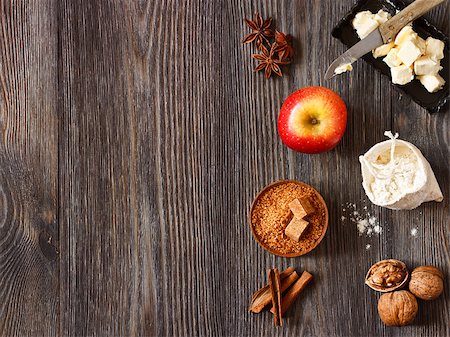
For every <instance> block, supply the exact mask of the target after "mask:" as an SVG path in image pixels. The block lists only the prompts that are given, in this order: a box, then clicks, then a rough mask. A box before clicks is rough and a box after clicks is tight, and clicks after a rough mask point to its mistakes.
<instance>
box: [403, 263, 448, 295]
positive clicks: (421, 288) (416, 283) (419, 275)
mask: <svg viewBox="0 0 450 337" xmlns="http://www.w3.org/2000/svg"><path fill="white" fill-rule="evenodd" d="M443 290H444V274H442V272H441V271H440V270H439V269H437V268H436V267H433V266H421V267H417V268H416V269H414V270H413V271H412V273H411V281H410V282H409V291H411V292H412V293H413V294H414V295H416V296H417V297H418V298H420V299H422V300H434V299H436V298H438V297H439V295H440V294H442V291H443Z"/></svg>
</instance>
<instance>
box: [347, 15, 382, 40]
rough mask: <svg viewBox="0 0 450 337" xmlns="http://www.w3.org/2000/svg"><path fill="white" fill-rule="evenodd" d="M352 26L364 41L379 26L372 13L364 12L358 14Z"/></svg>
mask: <svg viewBox="0 0 450 337" xmlns="http://www.w3.org/2000/svg"><path fill="white" fill-rule="evenodd" d="M352 24H353V28H355V29H356V33H357V34H358V36H359V38H360V39H364V38H365V37H366V36H367V35H369V34H370V33H371V32H373V31H374V30H375V29H377V28H378V26H379V23H378V21H377V20H375V15H374V14H372V13H371V12H370V11H363V12H359V13H358V14H356V15H355V18H354V19H353V21H352Z"/></svg>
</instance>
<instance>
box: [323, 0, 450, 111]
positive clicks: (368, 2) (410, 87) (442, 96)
mask: <svg viewBox="0 0 450 337" xmlns="http://www.w3.org/2000/svg"><path fill="white" fill-rule="evenodd" d="M405 6H406V5H405V3H403V2H402V1H395V2H391V1H389V0H360V1H358V2H357V3H356V5H355V6H353V8H352V9H351V10H350V12H349V13H348V14H347V15H346V16H345V17H344V18H343V19H342V20H341V21H340V22H339V24H338V25H337V26H336V27H335V28H334V29H333V31H332V33H331V34H332V36H333V37H335V38H337V39H339V40H340V41H341V42H342V43H344V44H345V45H346V46H347V47H349V48H350V47H351V46H353V45H354V44H355V43H357V42H358V41H360V40H359V37H358V35H357V34H356V31H355V29H354V28H353V26H352V20H353V18H354V17H355V15H356V14H357V13H358V12H361V11H365V10H369V11H371V12H372V13H376V12H378V10H380V9H383V10H385V11H386V12H389V13H390V14H391V15H395V13H396V11H397V10H401V9H403V8H404V7H405ZM413 28H414V31H415V32H417V34H419V36H420V37H422V38H424V39H426V38H427V37H429V36H431V37H434V38H436V39H439V40H442V41H444V43H445V48H444V58H443V59H442V60H441V66H442V67H443V69H442V70H441V71H440V72H439V74H440V75H441V76H442V78H443V79H444V80H445V85H444V87H443V88H442V89H441V90H439V91H438V92H435V93H429V92H428V91H427V89H425V87H424V86H422V84H421V83H420V81H419V80H417V79H414V80H413V81H412V82H409V83H408V84H406V85H397V84H393V85H395V86H396V87H398V88H399V89H400V90H401V91H403V92H404V93H405V94H406V95H408V96H409V97H411V99H412V100H413V101H415V102H416V103H418V104H419V105H420V106H422V107H424V108H425V109H427V110H428V111H429V112H438V111H439V110H441V108H442V107H443V106H444V105H445V104H446V103H447V102H448V101H449V100H450V94H449V85H450V83H449V82H450V81H449V74H450V69H449V63H450V62H449V40H448V37H447V36H445V35H444V34H443V33H442V32H441V31H439V30H438V29H437V28H436V27H434V26H433V25H432V24H430V23H429V22H428V21H427V20H425V19H424V18H419V19H417V20H415V21H414V22H413ZM362 58H363V59H364V60H366V61H367V62H368V63H370V64H372V65H373V66H374V67H375V68H376V69H377V70H378V71H380V72H381V73H383V74H384V75H386V76H388V77H389V79H391V71H390V68H389V66H388V65H387V64H386V63H384V62H383V58H382V57H380V58H378V59H376V58H374V57H373V56H372V53H371V52H370V53H368V54H366V55H364V56H363V57H362Z"/></svg>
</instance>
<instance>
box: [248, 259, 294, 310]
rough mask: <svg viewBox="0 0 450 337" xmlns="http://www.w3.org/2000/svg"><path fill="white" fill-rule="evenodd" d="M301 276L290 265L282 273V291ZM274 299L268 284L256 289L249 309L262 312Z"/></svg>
mask: <svg viewBox="0 0 450 337" xmlns="http://www.w3.org/2000/svg"><path fill="white" fill-rule="evenodd" d="M298 278H299V276H298V274H297V273H296V272H295V270H294V268H292V267H289V268H287V269H286V270H284V271H283V272H282V273H281V274H280V279H281V291H282V292H284V291H285V290H286V289H287V288H289V287H290V285H291V284H292V283H294V282H295V281H297V279H298ZM271 301H272V295H271V294H270V287H269V285H268V284H266V286H264V287H262V288H261V289H259V290H258V291H256V292H255V293H254V294H253V296H252V301H251V303H250V307H249V308H248V310H249V311H251V312H254V313H260V312H261V311H262V310H263V309H264V308H265V307H266V306H267V305H269V304H270V303H271Z"/></svg>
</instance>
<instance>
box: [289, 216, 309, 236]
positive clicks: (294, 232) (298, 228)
mask: <svg viewBox="0 0 450 337" xmlns="http://www.w3.org/2000/svg"><path fill="white" fill-rule="evenodd" d="M308 225H309V222H308V221H306V220H303V219H300V218H297V217H295V216H294V217H293V218H292V220H291V222H289V225H287V227H286V229H285V230H284V234H286V236H287V237H288V238H290V239H291V240H294V241H297V242H298V241H299V240H300V236H302V234H303V232H304V231H305V229H306V227H308Z"/></svg>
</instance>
